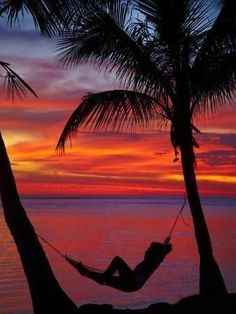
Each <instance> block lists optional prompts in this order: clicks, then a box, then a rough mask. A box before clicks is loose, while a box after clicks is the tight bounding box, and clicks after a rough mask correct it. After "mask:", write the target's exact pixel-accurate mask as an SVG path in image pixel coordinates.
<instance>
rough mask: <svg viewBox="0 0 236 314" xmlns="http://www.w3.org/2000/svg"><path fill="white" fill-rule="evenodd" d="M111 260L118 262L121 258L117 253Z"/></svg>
mask: <svg viewBox="0 0 236 314" xmlns="http://www.w3.org/2000/svg"><path fill="white" fill-rule="evenodd" d="M113 261H114V262H120V261H122V258H121V257H120V256H118V255H117V256H115V257H114V258H113Z"/></svg>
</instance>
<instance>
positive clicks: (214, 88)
mask: <svg viewBox="0 0 236 314" xmlns="http://www.w3.org/2000/svg"><path fill="white" fill-rule="evenodd" d="M208 61H209V59H207V60H206V61H205V64H203V63H202V68H200V69H199V73H198V74H196V72H195V73H193V75H195V76H193V77H192V82H191V85H192V98H193V105H192V109H191V110H192V113H193V114H199V113H200V114H205V113H215V112H216V111H217V110H218V108H220V107H221V106H222V104H224V103H225V102H228V101H230V100H231V99H232V97H233V96H234V95H235V88H236V50H234V51H230V52H229V53H227V54H223V55H221V56H215V58H213V57H212V58H211V62H208ZM203 78H204V79H203Z"/></svg>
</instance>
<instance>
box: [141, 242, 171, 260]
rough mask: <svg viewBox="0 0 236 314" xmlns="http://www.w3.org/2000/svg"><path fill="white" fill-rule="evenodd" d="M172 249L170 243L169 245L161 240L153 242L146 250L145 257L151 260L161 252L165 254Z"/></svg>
mask: <svg viewBox="0 0 236 314" xmlns="http://www.w3.org/2000/svg"><path fill="white" fill-rule="evenodd" d="M171 250H172V245H171V244H170V243H169V244H167V245H163V244H162V243H160V242H152V243H151V245H150V246H149V248H148V249H147V250H146V251H145V255H144V257H145V259H146V260H151V259H153V258H154V257H156V256H157V255H159V254H160V253H161V254H163V256H165V255H167V254H168V253H170V252H171Z"/></svg>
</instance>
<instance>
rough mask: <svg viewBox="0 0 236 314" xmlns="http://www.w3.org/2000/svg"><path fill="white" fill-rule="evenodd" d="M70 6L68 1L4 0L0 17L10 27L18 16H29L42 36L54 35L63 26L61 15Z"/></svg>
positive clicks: (0, 6) (62, 16)
mask: <svg viewBox="0 0 236 314" xmlns="http://www.w3.org/2000/svg"><path fill="white" fill-rule="evenodd" d="M70 6H71V3H70V1H63V0H59V1H51V0H40V1H39V0H29V1H27V0H4V1H1V4H0V16H2V15H6V16H7V19H8V22H9V23H10V25H12V24H13V23H15V22H16V21H18V19H19V17H20V16H24V14H30V15H31V16H32V18H33V21H34V24H35V27H36V28H37V29H39V30H40V31H41V33H42V34H44V35H54V34H56V33H57V32H59V30H60V28H61V26H62V25H63V26H65V24H66V21H65V18H64V15H63V13H65V12H66V11H69V8H70Z"/></svg>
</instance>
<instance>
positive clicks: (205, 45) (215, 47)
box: [192, 0, 236, 72]
mask: <svg viewBox="0 0 236 314" xmlns="http://www.w3.org/2000/svg"><path fill="white" fill-rule="evenodd" d="M224 3H225V4H224V6H223V7H222V9H221V11H220V12H219V14H218V16H217V18H215V20H214V24H213V26H212V27H211V28H210V29H208V31H207V32H206V33H205V38H204V40H203V42H202V45H201V47H200V50H199V51H198V54H197V57H196V59H195V61H194V63H193V66H192V71H195V72H198V71H199V68H202V67H203V65H204V64H205V63H206V60H210V59H211V56H212V55H215V54H222V53H223V52H224V51H225V50H226V49H231V48H232V47H234V49H235V46H236V21H235V20H236V6H235V1H234V0H227V1H224Z"/></svg>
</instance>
